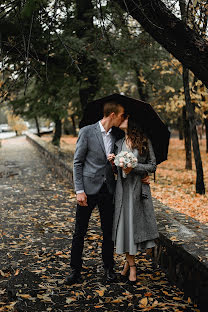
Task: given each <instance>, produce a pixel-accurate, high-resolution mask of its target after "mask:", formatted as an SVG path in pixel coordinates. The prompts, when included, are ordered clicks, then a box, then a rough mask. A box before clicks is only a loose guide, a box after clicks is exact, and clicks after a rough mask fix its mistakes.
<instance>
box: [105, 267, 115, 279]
mask: <svg viewBox="0 0 208 312" xmlns="http://www.w3.org/2000/svg"><path fill="white" fill-rule="evenodd" d="M105 276H106V280H107V281H108V282H115V281H116V280H117V277H116V274H115V272H114V270H113V268H109V269H105Z"/></svg>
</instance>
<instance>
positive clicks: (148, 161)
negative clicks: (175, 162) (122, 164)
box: [113, 138, 158, 243]
mask: <svg viewBox="0 0 208 312" xmlns="http://www.w3.org/2000/svg"><path fill="white" fill-rule="evenodd" d="M123 142H124V138H123V139H120V140H119V141H117V142H116V143H115V154H118V153H120V151H121V149H122V144H123ZM148 147H149V151H148V152H147V153H146V155H142V156H140V155H139V156H138V164H137V166H136V167H135V168H133V169H132V170H131V172H130V173H129V175H130V174H131V175H132V174H133V175H136V176H137V179H136V183H135V184H134V190H133V194H134V195H133V196H134V198H133V207H134V208H133V220H134V223H133V233H134V243H141V242H144V241H147V240H153V239H155V238H157V237H158V231H157V224H156V218H155V213H154V207H153V203H152V197H151V192H150V186H149V185H148V184H142V183H141V178H142V177H143V176H144V175H145V174H148V173H150V172H155V170H156V158H155V154H154V151H153V147H152V144H151V142H150V140H149V141H148ZM127 178H128V177H127ZM122 179H123V178H122V169H121V168H118V175H117V183H116V191H115V197H114V198H115V213H114V222H113V241H115V239H116V233H117V227H118V222H119V217H120V213H121V208H122V198H123V187H122ZM142 193H145V196H142Z"/></svg>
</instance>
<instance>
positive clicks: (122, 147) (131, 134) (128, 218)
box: [108, 117, 158, 284]
mask: <svg viewBox="0 0 208 312" xmlns="http://www.w3.org/2000/svg"><path fill="white" fill-rule="evenodd" d="M120 128H121V129H122V130H124V131H125V137H124V138H122V139H120V140H119V141H117V142H116V144H115V154H110V155H109V156H108V160H109V161H111V163H112V165H114V158H115V155H117V154H118V153H120V152H121V151H128V152H130V151H131V152H132V153H133V154H134V156H136V157H137V160H138V163H137V165H136V167H135V168H126V169H124V168H121V167H117V184H116V191H115V213H114V223H113V241H114V244H115V248H116V253H117V254H123V253H125V254H126V262H125V265H124V268H123V271H122V272H121V276H122V277H123V278H124V277H125V276H127V273H128V272H129V277H128V279H129V282H130V283H131V284H135V283H136V265H135V255H136V254H137V252H138V251H139V250H145V249H148V248H152V247H154V246H155V242H154V239H155V238H157V237H158V231H157V225H156V219H155V213H154V208H153V203H152V197H151V192H150V186H149V184H144V183H142V179H143V178H144V177H145V176H147V175H148V173H150V172H154V171H155V170H156V159H155V154H154V151H153V148H152V144H151V142H150V140H149V139H148V138H147V137H146V136H145V135H144V133H142V131H141V129H139V127H138V125H137V123H136V122H134V120H133V119H132V118H131V117H129V118H127V119H125V120H124V122H123V123H122V124H121V125H120Z"/></svg>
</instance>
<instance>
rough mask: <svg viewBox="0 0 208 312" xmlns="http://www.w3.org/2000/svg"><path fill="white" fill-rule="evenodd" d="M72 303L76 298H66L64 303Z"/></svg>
mask: <svg viewBox="0 0 208 312" xmlns="http://www.w3.org/2000/svg"><path fill="white" fill-rule="evenodd" d="M73 301H76V298H74V297H69V298H66V303H68V304H69V303H71V302H73Z"/></svg>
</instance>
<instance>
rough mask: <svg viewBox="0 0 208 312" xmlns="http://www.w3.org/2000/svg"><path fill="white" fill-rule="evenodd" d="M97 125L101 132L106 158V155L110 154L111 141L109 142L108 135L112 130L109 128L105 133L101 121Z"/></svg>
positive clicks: (109, 137)
mask: <svg viewBox="0 0 208 312" xmlns="http://www.w3.org/2000/svg"><path fill="white" fill-rule="evenodd" d="M99 125H100V130H101V133H102V136H103V143H104V146H105V153H106V157H107V156H108V154H110V152H111V147H112V140H111V135H110V133H111V131H112V128H110V129H109V130H108V132H106V131H105V129H104V127H103V125H102V124H101V121H99Z"/></svg>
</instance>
